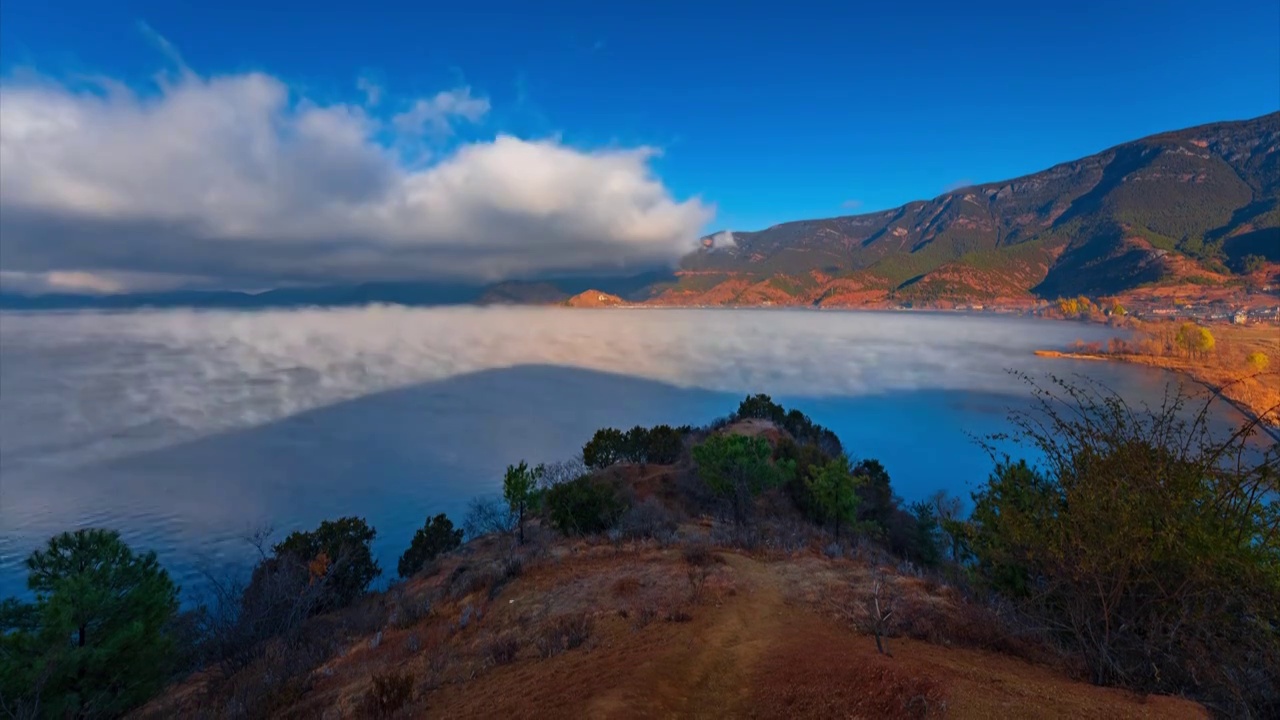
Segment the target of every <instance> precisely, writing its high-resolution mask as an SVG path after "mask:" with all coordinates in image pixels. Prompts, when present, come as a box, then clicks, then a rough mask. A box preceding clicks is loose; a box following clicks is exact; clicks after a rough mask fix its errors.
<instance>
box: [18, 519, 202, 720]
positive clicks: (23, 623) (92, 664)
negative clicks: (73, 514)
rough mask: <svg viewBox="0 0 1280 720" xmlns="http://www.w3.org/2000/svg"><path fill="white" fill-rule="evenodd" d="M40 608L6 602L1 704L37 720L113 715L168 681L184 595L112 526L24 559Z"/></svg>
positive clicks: (69, 537) (59, 541)
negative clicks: (173, 632)
mask: <svg viewBox="0 0 1280 720" xmlns="http://www.w3.org/2000/svg"><path fill="white" fill-rule="evenodd" d="M26 567H27V587H28V588H30V589H31V590H32V591H33V592H34V593H35V602H34V603H29V604H28V603H21V602H19V601H18V600H17V599H14V598H10V599H8V600H5V601H4V602H3V603H0V699H2V700H3V701H4V703H5V704H6V705H7V706H8V708H9V711H10V712H15V713H16V712H28V711H29V712H30V714H31V716H33V717H36V716H39V717H62V716H66V717H73V716H74V717H80V716H85V717H114V716H117V715H122V714H124V713H125V712H126V711H128V710H129V709H131V708H133V707H135V706H137V705H139V704H141V703H142V702H144V701H145V700H147V699H148V698H149V697H150V696H151V695H152V694H153V693H154V692H156V691H157V690H159V688H160V687H161V685H162V684H163V683H164V682H165V680H167V679H168V677H167V675H168V672H169V669H170V661H171V660H172V657H173V650H174V648H173V642H172V636H171V634H170V628H171V624H172V622H173V621H174V619H175V618H176V617H177V612H178V589H177V587H176V586H175V585H174V584H173V582H172V581H171V580H170V579H169V574H168V573H167V572H165V570H164V569H163V568H162V567H160V564H159V563H158V562H157V561H156V556H155V553H145V554H137V553H134V552H133V550H132V549H131V548H130V547H129V546H128V545H126V544H125V543H124V541H123V540H121V539H120V534H119V533H117V532H114V531H110V530H97V529H86V530H77V531H75V532H69V533H62V534H61V535H57V536H55V537H53V538H51V539H50V540H49V541H48V543H47V544H46V545H45V547H44V548H42V549H40V550H36V551H35V552H33V553H31V555H30V556H29V557H28V558H27V560H26Z"/></svg>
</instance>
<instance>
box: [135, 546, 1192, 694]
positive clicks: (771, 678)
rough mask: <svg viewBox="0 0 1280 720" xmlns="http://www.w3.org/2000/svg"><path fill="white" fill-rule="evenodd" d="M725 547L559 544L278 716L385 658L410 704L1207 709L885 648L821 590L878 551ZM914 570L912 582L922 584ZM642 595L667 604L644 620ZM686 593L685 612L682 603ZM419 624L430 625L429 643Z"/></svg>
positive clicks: (1008, 666) (944, 651)
mask: <svg viewBox="0 0 1280 720" xmlns="http://www.w3.org/2000/svg"><path fill="white" fill-rule="evenodd" d="M475 560H476V558H475V557H471V558H462V559H460V560H458V561H456V562H454V563H453V565H454V566H455V567H456V566H457V565H458V564H459V563H462V562H470V563H473V564H474V562H475ZM716 560H717V562H713V563H712V564H711V565H710V566H708V567H705V568H700V569H697V568H693V567H692V566H690V565H688V564H687V563H686V562H684V561H683V559H682V557H681V554H680V552H679V551H678V550H665V551H664V550H659V549H654V548H652V547H651V546H648V547H631V548H621V547H612V546H609V545H591V544H588V543H585V542H576V543H567V544H566V546H565V547H554V548H553V551H552V553H551V557H549V558H546V559H544V560H541V561H538V562H537V563H536V564H535V565H533V566H532V567H530V568H529V569H527V570H526V571H525V573H524V574H523V575H521V576H520V577H519V578H517V579H516V580H515V581H513V582H512V583H511V584H510V585H508V586H507V587H506V588H503V589H502V591H501V593H500V594H498V595H497V596H496V597H494V598H492V599H489V600H488V601H486V600H485V593H484V591H480V592H478V593H477V594H474V595H471V596H468V597H466V598H461V599H459V600H458V601H457V603H456V604H450V605H448V606H447V607H440V608H438V609H437V610H435V611H433V613H432V615H430V616H428V617H427V618H424V619H423V620H421V621H419V622H418V623H416V624H415V625H412V626H410V627H406V628H400V629H396V628H393V627H387V628H385V629H384V630H383V631H382V632H381V633H380V634H379V635H378V638H379V642H378V643H377V644H376V646H375V644H374V643H371V642H370V640H369V638H363V639H361V640H359V641H357V642H355V643H353V644H352V645H351V646H349V648H348V649H347V650H346V651H345V652H343V653H341V654H340V655H339V656H338V657H336V658H334V659H332V660H331V661H329V662H328V663H327V664H326V665H324V666H323V667H322V668H320V669H319V670H317V671H316V673H314V675H313V677H314V679H315V685H314V687H313V688H311V689H310V691H309V692H307V693H306V694H305V695H304V696H302V697H301V698H298V699H297V700H296V702H294V703H292V704H291V705H290V707H288V709H286V710H284V711H282V712H280V713H278V716H281V717H329V716H334V717H338V716H342V717H352V716H355V717H362V716H363V715H362V714H361V712H360V702H361V699H362V698H363V696H364V694H365V693H366V692H367V691H368V688H369V687H370V683H371V677H372V675H374V674H375V673H385V672H388V671H400V672H404V671H407V672H410V673H412V674H413V675H414V678H415V685H416V688H415V693H414V699H413V700H412V701H411V703H410V705H409V706H407V707H406V708H405V709H404V710H403V711H402V712H401V714H400V715H399V716H400V717H468V718H469V717H476V718H480V717H512V718H671V717H693V718H698V717H705V718H722V717H742V718H804V717H831V718H909V717H910V718H915V717H951V718H984V719H985V718H992V717H1062V718H1068V717H1072V718H1074V717H1090V718H1156V717H1160V718H1204V717H1208V715H1207V713H1206V712H1205V711H1204V709H1203V708H1202V707H1201V706H1199V705H1197V704H1195V703H1192V702H1190V701H1186V700H1181V699H1176V698H1167V697H1141V696H1136V695H1133V694H1130V693H1126V692H1122V691H1119V690H1114V689H1107V688H1101V687H1096V686H1092V685H1088V684H1086V683H1083V682H1078V681H1075V680H1072V679H1071V678H1069V677H1067V676H1065V675H1063V674H1061V673H1060V672H1059V671H1056V670H1054V669H1051V668H1049V667H1046V666H1041V665H1036V664H1033V663H1030V662H1028V661H1026V660H1022V659H1018V658H1014V657H1010V656H1005V655H1000V654H996V653H992V652H986V651H981V650H973V649H965V648H960V647H943V646H939V645H931V644H929V643H925V642H920V641H915V640H907V639H890V640H888V649H889V652H890V653H891V654H892V656H891V657H886V656H882V655H879V654H877V652H876V650H875V644H874V641H873V639H871V638H870V637H867V636H864V635H860V634H858V633H857V632H855V631H854V630H853V629H852V628H851V627H850V626H849V624H848V622H847V621H845V620H843V619H840V618H838V617H836V616H834V615H833V614H832V613H830V612H826V611H824V606H823V605H821V604H819V603H815V602H813V600H814V599H816V598H818V597H825V598H830V597H833V596H834V595H835V594H836V593H835V591H834V590H833V588H832V586H831V585H830V584H829V583H830V582H833V581H837V580H838V581H839V582H841V583H843V584H844V587H845V588H846V589H847V588H848V587H850V582H853V584H854V585H856V584H857V582H858V580H857V578H864V579H865V578H866V577H867V575H868V572H869V570H868V569H867V568H866V567H865V566H859V565H858V564H857V563H854V562H852V561H829V560H827V559H826V558H823V557H821V556H817V555H813V556H806V557H801V558H797V559H786V558H783V559H774V560H768V559H764V558H760V557H750V556H747V555H744V554H739V553H736V552H730V551H721V552H720V553H719V555H718V556H716ZM695 572H700V573H703V577H704V578H705V582H704V583H703V585H702V587H701V589H700V590H699V591H697V592H694V593H692V594H691V593H690V590H689V585H688V582H689V581H687V580H686V577H685V576H686V575H689V576H692V575H693V574H695ZM850 573H852V574H850ZM448 575H449V568H448V567H445V568H442V569H441V572H440V573H439V574H438V575H437V576H435V577H433V578H429V579H427V580H425V581H424V580H415V581H413V582H412V583H411V584H410V585H411V586H416V588H417V589H422V586H423V584H424V583H426V584H431V583H440V582H442V581H443V579H444V578H445V577H447V576H448ZM850 578H854V579H853V580H852V581H850ZM900 582H901V585H900V587H901V588H902V589H904V590H906V589H910V588H912V587H916V586H918V585H920V583H919V581H914V580H902V581H900ZM836 589H837V590H838V588H836ZM412 590H413V588H410V591H412ZM464 601H465V602H466V603H467V604H472V605H473V606H474V607H478V608H480V609H481V610H482V615H481V617H480V619H477V620H475V621H473V622H472V623H471V625H470V626H469V627H467V628H465V629H462V630H457V629H453V630H449V629H447V628H446V626H447V625H448V624H449V622H448V619H452V618H456V617H457V616H458V607H459V606H461V605H462V604H463V602H464ZM933 601H938V602H941V600H940V599H939V598H934V599H933ZM642 607H657V608H659V614H658V616H657V617H656V618H655V619H653V620H652V621H651V622H648V623H641V622H638V621H637V618H638V615H637V611H638V610H639V609H640V608H642ZM673 608H679V609H681V611H682V612H684V613H685V616H684V617H682V618H680V620H686V621H683V622H682V621H675V622H670V621H665V620H664V619H663V615H664V614H665V613H668V612H670V610H671V609H673ZM624 609H629V612H626V613H625V614H626V615H627V617H623V614H624V613H623V612H621V611H622V610H624ZM582 611H585V612H587V613H589V614H590V615H592V616H593V617H594V620H595V625H594V628H593V630H592V634H591V638H590V639H589V640H588V642H587V643H586V644H585V645H584V646H582V647H580V648H577V649H573V650H567V651H565V652H562V653H560V654H558V655H555V656H553V657H550V658H545V659H544V658H541V657H539V654H538V652H537V651H536V650H535V649H534V647H533V646H532V643H531V642H530V641H529V638H530V637H531V634H532V633H534V632H536V628H537V627H538V623H539V621H540V619H541V618H545V617H547V616H548V615H556V614H563V613H564V612H582ZM498 633H502V634H506V635H514V636H518V637H523V638H524V641H523V642H522V645H521V649H520V651H519V653H518V655H517V657H516V659H515V661H514V662H511V663H509V664H505V665H497V666H494V665H493V664H492V663H491V662H488V661H487V660H485V659H484V657H483V652H482V651H481V650H479V648H482V647H483V646H484V643H485V641H486V640H487V639H488V638H492V637H494V636H496V635H497V634H498ZM411 635H412V636H415V637H418V638H422V641H421V645H420V649H419V650H417V651H413V650H411V649H410V648H411V646H410V645H409V643H408V640H409V638H410V636H411ZM441 648H444V649H447V650H448V651H449V653H450V655H449V657H450V658H451V659H450V661H449V667H448V668H447V669H445V670H444V671H443V672H437V671H434V670H432V669H431V667H430V666H431V659H430V658H431V657H432V655H433V654H438V653H439V652H440V649H441ZM428 679H430V680H428ZM195 682H198V681H195ZM199 698H200V693H198V692H195V691H193V689H192V683H191V682H189V683H188V684H187V686H185V687H182V688H178V689H175V690H174V691H173V692H171V693H170V695H169V696H168V697H167V698H162V699H161V700H159V701H157V702H155V703H153V704H152V705H151V706H150V707H149V708H147V712H149V713H150V715H149V716H152V717H155V716H179V715H181V716H195V714H196V713H197V712H198V705H196V706H192V705H191V704H190V703H193V702H194V703H199ZM143 715H144V716H147V714H146V713H143Z"/></svg>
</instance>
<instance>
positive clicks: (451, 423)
mask: <svg viewBox="0 0 1280 720" xmlns="http://www.w3.org/2000/svg"><path fill="white" fill-rule="evenodd" d="M1115 334H1116V331H1115V330H1112V329H1109V328H1106V327H1101V326H1097V325H1085V324H1079V323H1066V322H1054V321H1045V320H1035V319H1029V318H1015V317H1000V316H991V315H960V314H954V313H919V312H911V313H907V312H828V311H798V310H665V309H664V310H659V309H652V310H650V309H636V310H597V311H592V310H569V309H547V308H507V307H499V308H473V307H466V308H432V309H417V308H402V307H386V306H377V307H368V308H360V309H332V310H325V309H306V310H296V311H271V312H256V313H255V312H200V311H154V312H134V313H118V314H111V313H67V314H3V315H0V596H4V595H9V594H14V593H20V592H23V587H24V585H23V583H24V578H25V574H24V572H23V570H22V567H21V562H22V559H23V558H25V557H26V555H27V554H28V553H29V552H30V551H31V550H32V549H33V548H35V547H37V546H38V545H40V544H41V543H43V541H44V540H45V539H47V538H48V537H49V536H51V535H53V534H55V533H57V532H60V531H62V530H66V529H72V528H76V527H87V526H96V527H110V528H115V529H119V530H120V531H121V532H122V533H123V534H124V536H125V538H126V539H127V540H128V541H129V542H130V543H131V544H133V545H134V546H135V547H136V548H146V549H154V550H156V551H157V552H158V553H159V555H160V559H161V561H162V562H163V563H164V564H165V565H166V566H167V567H169V568H170V570H171V572H173V574H174V575H175V577H176V579H177V580H178V581H179V582H181V583H182V584H183V585H184V586H186V587H194V586H196V585H198V584H199V577H200V576H199V573H198V572H197V571H198V569H199V568H202V567H204V568H213V569H217V570H218V571H223V570H225V569H227V568H235V567H246V566H247V564H248V563H249V562H250V561H251V560H252V558H253V552H254V551H253V550H252V548H251V547H250V546H249V545H248V544H247V543H246V542H245V541H244V540H243V538H244V537H245V536H246V535H248V534H249V533H250V532H252V531H253V530H254V529H256V528H259V527H262V526H266V525H269V526H272V527H274V528H275V530H276V531H277V537H280V536H282V534H283V533H285V532H288V531H289V530H293V529H299V528H307V527H313V526H315V525H316V524H317V523H318V522H319V521H320V520H322V519H325V518H336V517H339V516H342V515H360V516H364V517H365V518H367V519H368V520H369V522H370V523H371V524H373V525H375V526H376V527H377V529H378V537H377V540H376V541H375V551H376V552H377V554H378V557H379V560H380V561H381V564H382V567H383V569H384V576H387V575H390V574H393V573H394V568H395V560H396V558H397V557H398V556H399V553H400V552H402V551H403V549H404V548H405V547H406V546H407V545H408V542H409V539H410V538H411V537H412V534H413V531H414V530H415V529H416V528H417V527H418V526H420V525H421V524H422V521H423V519H424V518H425V517H426V516H427V515H429V514H435V513H437V512H446V513H449V514H450V515H451V516H452V517H453V518H454V519H455V522H460V521H461V517H462V513H463V510H464V508H465V505H466V501H467V500H468V499H470V498H471V497H473V496H476V495H481V494H491V493H494V492H496V491H497V490H498V488H500V485H501V475H502V470H503V468H505V466H506V465H507V464H508V463H514V462H518V461H519V460H522V459H524V460H528V461H529V462H530V463H536V462H543V461H554V460H558V459H564V458H567V457H570V456H572V455H574V454H576V453H577V452H578V451H579V450H580V449H581V446H582V444H583V443H584V442H585V441H586V440H587V439H588V438H589V437H590V436H591V434H592V432H594V431H595V429H597V428H599V427H603V426H608V425H612V426H617V427H624V428H625V427H630V426H632V425H635V424H643V425H651V424H656V423H670V424H673V425H678V424H685V423H688V424H693V425H698V424H703V423H706V422H709V421H711V420H713V419H715V418H717V417H720V416H724V415H727V414H728V413H730V412H732V411H733V410H734V409H735V408H736V407H737V403H738V401H739V400H740V399H741V398H742V397H743V396H744V395H746V394H747V393H754V392H765V393H769V394H771V395H773V396H774V398H775V399H776V400H779V401H780V402H782V403H783V404H784V405H786V406H788V407H797V408H799V409H801V410H803V411H804V412H806V413H808V414H809V415H810V416H811V417H812V418H813V419H814V420H815V421H817V422H819V423H821V424H824V425H826V426H828V427H830V428H831V429H833V430H834V431H835V432H836V433H837V434H838V435H839V436H840V438H841V440H842V441H843V442H844V445H845V447H846V449H847V450H848V452H849V453H850V454H851V455H853V456H855V457H859V458H877V459H879V460H880V461H881V462H883V463H884V465H885V467H886V468H887V469H888V471H889V473H890V475H891V477H892V479H893V485H894V487H895V489H896V491H897V492H898V493H899V494H900V495H902V496H903V497H904V498H906V499H908V500H912V499H921V498H923V497H925V496H927V495H929V494H930V493H932V492H933V491H935V490H937V489H947V490H950V491H951V492H954V493H957V494H960V495H962V496H965V497H967V494H968V492H969V490H970V489H971V488H972V487H974V486H975V484H977V483H980V482H982V481H983V480H984V479H985V477H986V474H987V472H988V471H989V470H990V467H991V462H990V460H989V459H988V458H987V456H986V455H985V453H984V452H983V450H982V449H981V448H979V447H978V446H977V445H976V444H975V443H974V442H973V439H972V438H973V436H975V435H976V436H981V435H985V434H989V433H991V432H995V431H998V430H1001V429H1004V428H1006V427H1007V425H1006V420H1005V418H1006V415H1007V413H1008V411H1009V410H1010V409H1011V408H1014V407H1023V406H1025V404H1026V403H1027V401H1028V398H1029V393H1028V391H1027V388H1026V386H1025V384H1024V383H1023V381H1022V380H1020V379H1018V378H1017V377H1014V376H1012V375H1011V374H1010V373H1009V372H1007V371H1008V370H1010V369H1015V370H1022V371H1027V372H1032V373H1035V374H1037V375H1042V374H1043V373H1049V372H1052V373H1056V374H1059V375H1064V376H1069V375H1071V374H1072V373H1087V374H1088V375H1089V376H1090V377H1092V378H1094V379H1096V380H1099V381H1102V382H1104V383H1106V384H1107V385H1108V386H1110V387H1111V388H1113V389H1115V390H1117V391H1118V392H1120V393H1121V394H1122V395H1124V396H1125V397H1126V398H1128V399H1130V400H1131V401H1153V402H1158V400H1159V398H1160V396H1161V394H1162V393H1163V392H1164V389H1165V385H1166V383H1167V382H1169V381H1170V380H1171V377H1170V376H1168V375H1167V374H1165V373H1162V372H1160V371H1155V370H1151V369H1147V368H1140V367H1134V366H1126V365H1121V364H1114V365H1113V364H1108V363H1097V362H1092V363H1084V362H1079V361H1071V360H1061V359H1045V358H1037V357H1035V356H1034V355H1033V354H1032V351H1033V350H1035V349H1038V348H1064V347H1066V346H1068V345H1069V344H1070V343H1072V342H1073V341H1075V340H1076V339H1083V340H1086V341H1091V340H1103V341H1105V340H1106V339H1107V338H1109V337H1112V336H1114V335H1115ZM1223 412H1229V410H1227V409H1225V408H1224V410H1223Z"/></svg>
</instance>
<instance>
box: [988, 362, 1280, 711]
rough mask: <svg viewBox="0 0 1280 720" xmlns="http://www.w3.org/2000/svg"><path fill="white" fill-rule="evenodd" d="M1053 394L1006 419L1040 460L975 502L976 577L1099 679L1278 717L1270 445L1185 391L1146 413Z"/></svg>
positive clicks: (1278, 619)
mask: <svg viewBox="0 0 1280 720" xmlns="http://www.w3.org/2000/svg"><path fill="white" fill-rule="evenodd" d="M1059 385H1060V388H1061V397H1059V395H1058V393H1057V392H1049V391H1043V390H1039V391H1038V393H1039V398H1040V401H1039V405H1038V407H1037V409H1036V411H1035V412H1033V413H1027V414H1017V415H1015V416H1014V418H1013V419H1014V422H1015V424H1016V426H1017V428H1018V429H1019V434H1018V437H1019V438H1020V439H1021V440H1023V441H1024V442H1026V443H1028V444H1029V445H1030V447H1032V448H1034V449H1035V450H1036V452H1037V454H1038V455H1040V456H1041V457H1043V458H1044V459H1045V460H1044V464H1043V466H1042V467H1040V468H1033V467H1031V466H1029V465H1027V464H1026V463H1025V462H1017V463H1012V462H1006V463H1002V464H1000V465H999V466H998V467H997V468H996V472H995V473H993V474H992V476H991V478H990V479H989V480H988V481H987V484H986V486H985V487H983V488H982V489H980V490H979V491H978V492H977V493H975V494H974V502H975V508H974V511H973V515H972V518H971V519H970V521H969V522H968V523H967V526H966V527H965V529H964V538H965V545H966V546H967V549H968V551H969V552H970V553H972V555H973V557H974V558H975V560H976V568H977V570H978V572H979V574H980V576H981V577H982V578H983V579H984V580H985V581H986V582H987V583H988V584H990V585H991V586H992V587H993V588H996V589H998V590H1000V591H1002V592H1004V593H1005V594H1007V595H1009V596H1010V597H1013V598H1016V599H1017V600H1018V601H1019V602H1020V603H1021V604H1022V605H1023V608H1024V610H1026V611H1027V612H1030V613H1031V614H1033V616H1035V617H1037V618H1038V619H1040V620H1041V621H1042V622H1043V623H1044V624H1045V625H1046V626H1047V627H1050V628H1055V629H1057V631H1058V632H1059V635H1060V638H1061V639H1062V640H1063V641H1064V642H1065V643H1067V644H1068V645H1069V646H1070V647H1073V648H1075V649H1076V650H1077V651H1078V652H1079V653H1080V655H1081V657H1082V658H1083V659H1084V661H1085V662H1086V663H1087V665H1088V667H1089V669H1090V671H1091V674H1092V676H1093V679H1094V681H1096V682H1099V683H1107V684H1116V685H1122V686H1127V687H1131V688H1135V689H1139V690H1143V691H1151V692H1169V693H1189V694H1193V695H1197V696H1199V697H1202V698H1207V699H1209V700H1211V701H1212V702H1214V703H1215V704H1217V706H1218V707H1219V708H1221V709H1222V711H1223V712H1225V713H1226V714H1228V715H1233V716H1238V717H1274V716H1275V711H1276V710H1277V709H1280V676H1277V675H1276V674H1275V673H1274V672H1273V670H1274V668H1276V667H1280V534H1278V533H1277V527H1280V500H1278V499H1277V495H1276V490H1277V485H1276V483H1277V478H1278V477H1280V445H1271V446H1270V447H1258V446H1253V445H1251V444H1250V442H1251V441H1250V439H1249V434H1250V432H1251V431H1252V425H1246V426H1245V427H1244V428H1243V429H1242V430H1241V431H1240V432H1238V433H1235V434H1232V435H1230V436H1228V437H1226V438H1221V437H1218V436H1217V435H1216V434H1215V432H1214V431H1213V430H1212V428H1210V426H1209V425H1208V420H1207V417H1208V413H1204V412H1201V413H1198V414H1196V413H1191V414H1188V413H1187V412H1186V411H1185V408H1184V404H1185V398H1184V397H1183V396H1181V395H1174V396H1172V397H1171V398H1170V399H1169V400H1168V401H1166V403H1165V404H1164V405H1163V406H1161V407H1160V408H1158V409H1157V410H1155V411H1154V412H1147V411H1142V410H1137V409H1134V408H1130V407H1129V406H1127V405H1126V404H1125V403H1124V401H1123V400H1122V399H1121V398H1119V397H1118V396H1116V395H1114V394H1112V393H1110V391H1106V390H1103V389H1099V388H1095V387H1086V388H1080V387H1075V386H1071V385H1069V384H1067V383H1059ZM1064 398H1065V399H1064ZM1187 418H1190V419H1187ZM1265 668H1271V669H1272V670H1266V669H1265Z"/></svg>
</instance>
